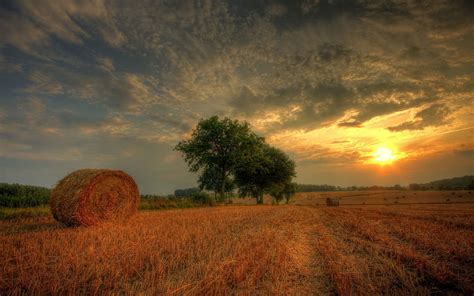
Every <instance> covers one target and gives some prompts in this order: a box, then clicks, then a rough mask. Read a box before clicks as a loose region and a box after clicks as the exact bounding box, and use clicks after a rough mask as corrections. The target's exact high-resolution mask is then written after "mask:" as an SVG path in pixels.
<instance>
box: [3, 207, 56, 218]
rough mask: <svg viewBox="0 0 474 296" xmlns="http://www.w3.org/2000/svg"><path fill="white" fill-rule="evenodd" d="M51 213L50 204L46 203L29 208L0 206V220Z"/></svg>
mask: <svg viewBox="0 0 474 296" xmlns="http://www.w3.org/2000/svg"><path fill="white" fill-rule="evenodd" d="M50 214H51V211H50V210H49V206H45V205H43V206H38V207H28V208H0V220H9V219H21V218H31V217H41V216H49V215H50Z"/></svg>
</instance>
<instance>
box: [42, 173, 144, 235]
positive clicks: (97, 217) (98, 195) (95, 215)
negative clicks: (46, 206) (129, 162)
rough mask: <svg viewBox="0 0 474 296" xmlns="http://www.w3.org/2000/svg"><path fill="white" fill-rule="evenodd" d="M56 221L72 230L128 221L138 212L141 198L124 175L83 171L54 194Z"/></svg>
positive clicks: (60, 184) (66, 179) (75, 174)
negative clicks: (107, 222)
mask: <svg viewBox="0 0 474 296" xmlns="http://www.w3.org/2000/svg"><path fill="white" fill-rule="evenodd" d="M50 203H51V212H52V213H53V216H54V218H55V219H56V220H57V221H59V222H62V223H64V224H66V225H69V226H78V225H84V226H90V225H95V224H97V223H99V222H103V221H125V220H127V219H128V218H130V217H131V216H132V215H133V214H135V213H136V212H137V211H138V206H139V203H140V195H139V192H138V187H137V184H136V183H135V181H134V180H133V178H132V177H130V176H129V175H127V174H126V173H124V172H122V171H114V170H103V169H83V170H78V171H75V172H72V173H71V174H69V175H67V176H66V177H64V178H63V179H62V180H61V181H59V182H58V184H57V185H56V188H54V189H53V191H52V192H51V202H50Z"/></svg>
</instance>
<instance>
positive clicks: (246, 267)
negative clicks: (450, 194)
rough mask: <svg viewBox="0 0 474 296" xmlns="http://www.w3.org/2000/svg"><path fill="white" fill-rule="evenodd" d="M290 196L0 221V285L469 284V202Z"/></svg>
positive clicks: (438, 288)
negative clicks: (277, 202) (60, 219)
mask: <svg viewBox="0 0 474 296" xmlns="http://www.w3.org/2000/svg"><path fill="white" fill-rule="evenodd" d="M308 200H313V203H311V202H308ZM302 201H304V202H302ZM295 203H296V205H289V206H225V207H224V206H223V207H215V208H200V209H187V210H171V211H159V212H142V213H140V214H139V215H137V216H136V217H134V218H133V219H132V220H131V221H130V223H128V224H125V225H113V224H104V225H101V226H98V227H91V228H83V227H79V228H63V227H62V226H60V225H59V224H57V223H56V222H55V221H54V220H53V219H52V218H50V217H38V218H28V219H22V220H6V221H0V246H1V247H2V252H1V253H0V263H1V269H0V294H2V295H4V294H99V293H104V292H107V293H113V294H137V293H143V294H168V295H196V294H206V295H209V294H214V295H216V294H219V295H222V294H242V295H251V294H252V295H253V294H265V295H268V294H297V295H324V294H342V295H350V294H357V295H361V294H363V295H374V294H392V295H393V294H404V295H406V294H410V295H425V294H440V293H442V294H468V295H470V294H471V293H473V292H474V205H473V204H468V203H465V204H445V205H434V204H433V205H397V206H387V205H372V206H371V205H360V206H340V207H334V208H328V207H325V206H321V205H316V204H319V202H315V201H314V199H312V198H306V199H304V198H302V197H301V196H300V197H298V198H297V199H296V201H295ZM298 204H300V205H298Z"/></svg>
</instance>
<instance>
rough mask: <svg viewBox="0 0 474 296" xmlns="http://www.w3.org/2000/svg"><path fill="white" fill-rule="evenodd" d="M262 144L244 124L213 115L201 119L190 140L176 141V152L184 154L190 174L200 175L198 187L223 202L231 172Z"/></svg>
mask: <svg viewBox="0 0 474 296" xmlns="http://www.w3.org/2000/svg"><path fill="white" fill-rule="evenodd" d="M261 142H263V138H261V137H258V136H257V135H255V134H254V133H253V132H252V131H251V130H250V127H249V125H248V123H247V122H239V121H238V120H231V119H229V118H224V119H222V120H221V119H219V117H217V116H213V117H210V118H208V119H203V120H201V121H200V122H199V123H198V125H197V127H196V129H195V130H193V132H192V135H191V138H190V139H189V140H185V141H181V142H179V143H178V145H176V147H175V150H177V151H180V152H181V153H182V154H183V156H184V159H185V161H186V163H187V164H188V166H189V170H190V171H191V172H201V174H200V177H199V186H200V188H201V189H202V188H204V189H207V190H212V191H214V193H215V196H216V195H217V194H219V196H220V198H221V199H223V198H224V196H225V193H226V187H227V188H229V187H230V185H229V183H230V182H232V180H231V177H232V173H233V171H235V169H236V167H237V166H238V165H239V164H240V163H241V161H242V159H244V158H248V155H250V154H252V152H253V147H255V146H256V145H258V144H259V143H261ZM226 184H227V185H226Z"/></svg>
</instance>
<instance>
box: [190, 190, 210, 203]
mask: <svg viewBox="0 0 474 296" xmlns="http://www.w3.org/2000/svg"><path fill="white" fill-rule="evenodd" d="M192 199H193V202H195V203H198V204H202V205H209V206H212V205H213V204H214V200H213V199H212V197H211V196H210V195H209V194H208V193H206V192H204V191H201V192H196V193H194V194H193V196H192Z"/></svg>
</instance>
